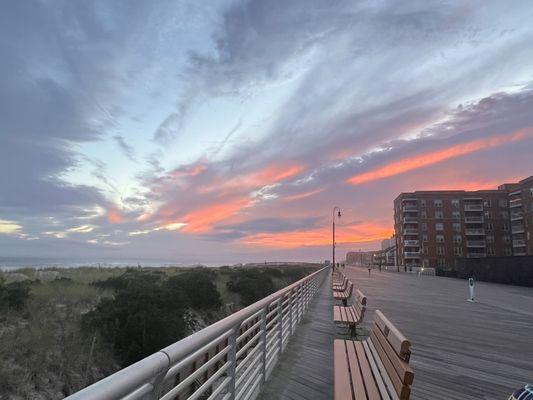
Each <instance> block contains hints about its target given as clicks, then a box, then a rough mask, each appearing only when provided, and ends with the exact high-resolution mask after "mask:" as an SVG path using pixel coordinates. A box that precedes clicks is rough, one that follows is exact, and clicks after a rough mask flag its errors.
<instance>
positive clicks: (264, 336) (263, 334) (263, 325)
mask: <svg viewBox="0 0 533 400" xmlns="http://www.w3.org/2000/svg"><path fill="white" fill-rule="evenodd" d="M268 308H269V306H266V307H265V308H264V309H263V312H262V313H261V347H262V355H261V358H262V360H261V363H262V369H263V383H265V382H266V372H267V371H266V358H267V331H266V324H267V321H266V318H267V313H268Z"/></svg>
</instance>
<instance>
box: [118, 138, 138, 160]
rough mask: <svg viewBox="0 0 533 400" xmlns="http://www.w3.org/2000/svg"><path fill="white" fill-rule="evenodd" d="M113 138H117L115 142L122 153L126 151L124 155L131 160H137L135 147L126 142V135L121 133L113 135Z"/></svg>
mask: <svg viewBox="0 0 533 400" xmlns="http://www.w3.org/2000/svg"><path fill="white" fill-rule="evenodd" d="M113 139H115V142H116V143H117V145H118V147H119V148H120V150H121V151H122V153H124V155H125V156H126V157H128V158H129V159H130V160H131V161H135V149H134V148H133V147H132V146H130V145H129V144H128V143H127V142H126V139H124V137H123V136H120V135H115V136H113Z"/></svg>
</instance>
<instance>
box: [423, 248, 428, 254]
mask: <svg viewBox="0 0 533 400" xmlns="http://www.w3.org/2000/svg"><path fill="white" fill-rule="evenodd" d="M422 254H424V255H426V256H427V255H428V248H427V247H422Z"/></svg>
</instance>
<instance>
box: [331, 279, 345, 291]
mask: <svg viewBox="0 0 533 400" xmlns="http://www.w3.org/2000/svg"><path fill="white" fill-rule="evenodd" d="M347 286H348V278H346V277H344V279H343V280H342V282H341V283H334V284H333V286H332V289H333V290H334V291H336V292H343V291H345V290H346V287H347Z"/></svg>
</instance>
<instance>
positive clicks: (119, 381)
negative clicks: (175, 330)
mask: <svg viewBox="0 0 533 400" xmlns="http://www.w3.org/2000/svg"><path fill="white" fill-rule="evenodd" d="M328 271H329V267H325V268H322V269H320V270H318V271H316V272H314V273H312V274H310V275H308V276H306V277H305V278H303V279H301V280H299V281H298V282H295V283H293V284H292V285H290V286H287V287H285V288H283V289H281V290H279V291H278V292H276V293H273V294H271V295H270V296H268V297H265V298H264V299H262V300H260V301H258V302H256V303H254V304H252V305H250V306H248V307H246V308H244V309H242V310H240V311H238V312H236V313H234V314H232V315H230V316H228V317H226V318H224V319H223V320H220V321H218V322H216V323H214V324H213V325H210V326H208V327H206V328H204V329H202V330H201V331H199V332H196V333H194V334H193V335H191V336H188V337H186V338H184V339H182V340H180V341H178V342H176V343H174V344H172V345H170V346H168V347H166V348H164V349H163V350H161V351H158V352H157V353H154V354H152V355H151V356H148V357H146V358H145V359H143V360H141V361H139V362H137V363H135V364H132V365H130V366H129V367H127V368H124V369H122V370H120V371H118V372H116V373H115V374H113V375H111V376H109V377H107V378H105V379H102V380H101V381H99V382H96V383H94V384H93V385H91V386H88V387H86V388H85V389H82V390H81V391H79V392H77V393H75V394H73V395H71V396H69V397H67V399H68V400H114V399H124V400H135V399H143V400H148V399H149V400H155V399H161V400H170V399H175V400H184V399H189V400H195V399H202V400H205V399H207V400H215V399H216V400H219V399H222V400H228V399H232V400H241V399H250V398H254V397H255V396H257V394H258V393H259V390H260V388H261V386H262V385H263V383H264V382H265V381H266V379H267V378H268V377H269V375H270V373H271V372H272V370H273V368H274V366H275V364H276V362H277V360H278V359H279V356H280V355H281V353H282V352H283V350H284V348H285V347H286V345H287V342H288V340H289V338H290V336H291V335H292V334H293V333H294V330H295V328H296V325H297V324H298V323H299V322H300V321H301V319H302V316H303V314H304V312H305V310H306V309H307V307H308V305H309V302H310V301H311V299H312V298H313V296H314V295H315V293H316V291H317V290H318V288H319V287H320V285H321V283H322V281H323V280H324V279H325V278H326V276H327V274H328Z"/></svg>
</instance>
